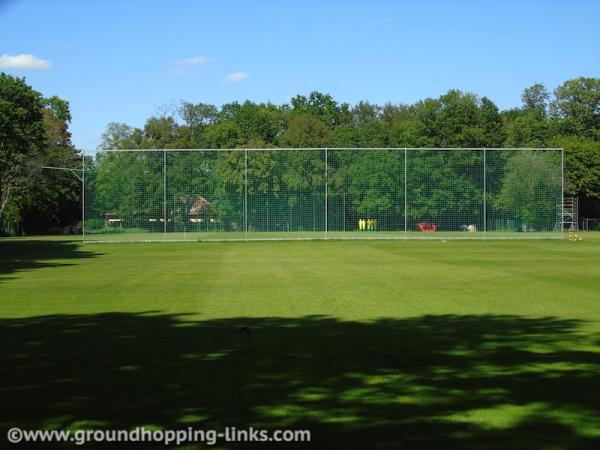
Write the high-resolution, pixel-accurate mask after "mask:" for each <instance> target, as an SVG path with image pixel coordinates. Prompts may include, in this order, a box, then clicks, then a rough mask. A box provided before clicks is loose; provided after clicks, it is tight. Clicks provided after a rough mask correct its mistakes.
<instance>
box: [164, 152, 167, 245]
mask: <svg viewBox="0 0 600 450" xmlns="http://www.w3.org/2000/svg"><path fill="white" fill-rule="evenodd" d="M163 235H164V237H166V236H167V151H166V150H163Z"/></svg>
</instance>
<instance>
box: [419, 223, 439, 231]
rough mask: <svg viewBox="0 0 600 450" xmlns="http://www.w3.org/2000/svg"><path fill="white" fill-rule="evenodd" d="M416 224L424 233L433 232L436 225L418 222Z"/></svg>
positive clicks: (435, 229)
mask: <svg viewBox="0 0 600 450" xmlns="http://www.w3.org/2000/svg"><path fill="white" fill-rule="evenodd" d="M417 226H418V227H419V231H422V232H424V233H434V232H435V231H437V225H436V224H434V223H429V222H420V223H418V224H417Z"/></svg>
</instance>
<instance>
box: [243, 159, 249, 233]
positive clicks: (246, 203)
mask: <svg viewBox="0 0 600 450" xmlns="http://www.w3.org/2000/svg"><path fill="white" fill-rule="evenodd" d="M244 236H245V237H246V239H248V149H244Z"/></svg>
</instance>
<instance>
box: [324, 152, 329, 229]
mask: <svg viewBox="0 0 600 450" xmlns="http://www.w3.org/2000/svg"><path fill="white" fill-rule="evenodd" d="M328 163H329V162H328V160H327V147H325V239H327V228H328V223H327V194H328V192H327V191H328V182H329V179H328V175H327V172H328V170H327V169H328Z"/></svg>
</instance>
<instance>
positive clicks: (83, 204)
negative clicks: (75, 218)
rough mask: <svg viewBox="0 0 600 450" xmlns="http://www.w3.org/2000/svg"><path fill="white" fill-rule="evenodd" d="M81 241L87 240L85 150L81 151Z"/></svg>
mask: <svg viewBox="0 0 600 450" xmlns="http://www.w3.org/2000/svg"><path fill="white" fill-rule="evenodd" d="M81 169H82V171H83V173H82V176H81V241H82V242H85V150H82V151H81Z"/></svg>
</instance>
